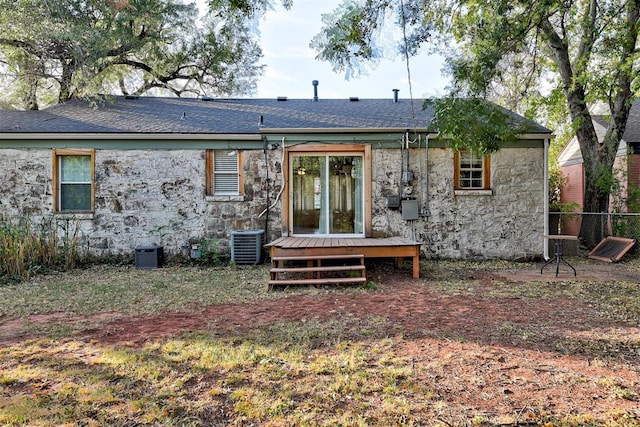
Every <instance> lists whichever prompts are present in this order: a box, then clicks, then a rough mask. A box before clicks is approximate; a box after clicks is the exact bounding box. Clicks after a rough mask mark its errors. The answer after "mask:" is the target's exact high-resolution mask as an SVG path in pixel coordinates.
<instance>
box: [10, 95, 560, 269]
mask: <svg viewBox="0 0 640 427" xmlns="http://www.w3.org/2000/svg"><path fill="white" fill-rule="evenodd" d="M316 89H317V87H316ZM397 94H398V92H397V91H396V92H395V96H390V97H389V99H358V98H349V99H322V98H320V99H319V98H318V97H317V96H316V97H314V98H313V99H287V98H284V97H280V98H277V99H209V98H201V99H195V98H194V99H184V98H152V97H109V98H106V99H105V100H104V101H102V102H97V103H96V102H93V103H88V102H87V101H83V100H76V101H70V102H67V103H65V104H62V105H56V106H53V107H51V108H48V109H45V110H42V111H29V112H19V111H1V112H0V212H1V215H2V216H3V217H5V218H6V219H15V220H18V219H20V218H29V219H30V220H31V221H35V222H37V221H42V220H43V218H51V217H54V218H57V219H62V220H68V221H74V222H75V223H76V224H77V226H78V227H79V229H80V232H81V236H82V239H83V242H84V245H85V247H86V248H88V250H89V251H90V252H91V253H93V254H95V255H98V256H106V255H111V254H126V253H132V251H133V250H134V248H135V247H138V246H144V245H152V244H158V245H162V246H163V247H164V252H168V253H169V254H170V253H180V252H184V251H185V249H186V248H188V247H189V244H190V243H192V242H194V241H198V240H200V239H215V240H216V241H217V242H218V243H220V244H221V245H222V247H224V248H229V246H228V242H229V239H230V237H231V236H232V235H233V233H234V232H235V231H238V230H265V232H266V241H267V242H273V241H275V240H277V239H278V238H280V237H282V236H285V237H287V236H288V237H295V236H298V237H304V238H308V239H314V238H320V237H327V238H334V239H336V240H335V241H338V239H340V238H349V239H365V238H383V237H404V238H405V239H408V240H410V241H412V242H414V244H416V245H418V246H419V247H420V248H421V254H422V255H423V256H426V257H429V258H435V257H438V258H451V259H487V258H506V259H514V258H519V257H523V256H531V255H538V254H540V253H542V252H543V246H544V245H543V238H542V236H543V235H544V234H545V218H546V215H545V209H546V200H547V197H546V191H545V188H546V172H545V171H546V157H545V156H546V147H547V145H548V142H549V139H550V138H551V132H550V131H549V130H548V129H546V128H544V127H542V126H540V125H537V124H535V123H533V122H529V121H527V120H525V119H524V118H523V117H521V116H518V115H515V114H512V113H508V114H510V116H511V120H513V121H514V123H517V124H519V125H522V124H526V125H527V126H528V129H530V130H529V131H528V132H527V133H525V134H522V135H520V140H519V141H518V142H517V143H515V144H513V145H512V146H504V147H502V148H501V149H500V150H499V151H498V152H496V153H494V154H492V155H491V156H486V157H479V156H477V155H475V154H474V153H471V152H467V151H461V152H453V151H452V150H451V149H450V148H448V143H447V140H446V139H445V138H442V137H439V136H438V134H437V130H434V129H430V128H429V123H430V121H431V119H432V116H433V111H432V110H429V109H427V110H423V108H422V106H423V100H413V101H411V100H408V99H401V98H400V99H399V98H398V96H397ZM310 241H311V240H309V241H307V244H309V243H308V242H310ZM415 242H418V243H415ZM414 268H415V267H414ZM414 271H415V270H414ZM414 274H415V273H414Z"/></svg>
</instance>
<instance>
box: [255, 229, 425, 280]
mask: <svg viewBox="0 0 640 427" xmlns="http://www.w3.org/2000/svg"><path fill="white" fill-rule="evenodd" d="M265 246H266V247H267V248H269V255H270V256H271V257H272V258H273V257H281V256H318V255H354V254H362V255H364V256H365V258H395V259H396V261H397V263H398V266H400V265H401V264H402V262H403V260H404V258H411V259H412V260H413V277H414V278H416V279H417V278H419V277H420V243H418V242H414V241H413V240H410V239H406V238H404V237H386V238H380V239H370V238H339V237H338V238H336V237H326V238H325V237H280V238H279V239H276V240H274V241H273V242H271V243H268V244H267V245H265Z"/></svg>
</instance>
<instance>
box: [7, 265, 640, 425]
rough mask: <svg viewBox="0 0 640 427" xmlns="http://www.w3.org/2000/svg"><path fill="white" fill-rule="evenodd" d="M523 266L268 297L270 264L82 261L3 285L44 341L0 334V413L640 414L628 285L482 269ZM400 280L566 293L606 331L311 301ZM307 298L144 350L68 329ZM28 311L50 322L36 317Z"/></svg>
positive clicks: (12, 420) (162, 416)
mask: <svg viewBox="0 0 640 427" xmlns="http://www.w3.org/2000/svg"><path fill="white" fill-rule="evenodd" d="M483 266H484V268H483ZM521 266H522V265H521V264H520V265H518V266H517V267H516V266H514V265H513V264H510V263H494V264H486V263H485V264H482V263H475V264H474V263H464V264H462V263H461V264H456V263H431V264H429V267H428V268H429V272H430V273H431V274H430V275H429V277H428V278H425V279H423V280H420V281H411V280H409V279H406V278H404V277H403V278H402V279H397V278H396V277H394V276H389V275H388V272H386V271H381V270H376V269H375V268H374V269H372V274H371V276H372V277H374V279H373V280H372V281H371V282H370V283H371V285H369V286H365V287H363V288H354V287H348V288H345V287H339V288H332V287H329V288H319V289H315V288H296V289H292V290H289V289H286V290H279V291H275V292H269V291H268V290H267V287H266V281H267V276H268V272H267V267H265V266H259V267H248V268H240V267H221V268H184V267H169V268H162V269H158V270H135V269H133V268H127V267H92V268H91V269H88V270H86V271H76V272H72V273H63V274H57V275H52V276H47V277H41V278H38V279H37V280H32V281H30V282H27V283H24V284H21V285H19V286H4V287H0V301H8V302H9V303H8V304H4V303H3V304H2V305H1V306H0V307H1V308H0V310H1V313H0V328H2V327H3V326H6V325H8V324H9V323H10V322H13V321H18V320H21V319H32V323H31V324H30V325H29V328H30V329H29V330H28V332H30V333H31V334H32V335H37V336H39V338H34V339H29V340H20V339H15V340H14V341H11V340H10V338H11V336H10V335H9V332H5V335H4V336H2V335H1V334H0V339H3V338H4V339H5V340H6V341H5V343H6V344H5V345H4V346H2V347H0V425H2V426H4V425H7V426H31V425H37V426H58V425H85V426H101V425H109V426H129V425H150V426H156V425H157V426H170V425H177V426H178V425H179V426H204V425H213V426H215V425H237V426H243V425H246V426H248V425H261V426H294V425H295V426H334V425H342V426H396V425H397V426H411V425H429V426H493V425H504V426H516V425H521V426H528V425H541V426H549V427H552V426H565V427H572V426H575V427H577V426H605V425H606V426H610V427H631V426H639V425H640V413H638V412H637V404H638V402H640V391H639V390H640V365H639V361H640V338H639V337H640V333H638V331H637V319H638V316H640V309H639V307H638V304H639V303H638V301H640V293H639V290H638V286H637V284H635V285H634V284H631V283H627V282H615V283H612V282H609V283H598V282H579V281H575V280H569V281H560V282H554V283H548V282H543V281H540V282H526V283H518V284H517V285H514V283H506V282H504V281H501V280H491V281H489V282H487V279H486V277H487V274H489V275H490V273H491V271H496V270H500V269H515V268H521ZM530 268H532V269H535V268H536V266H535V265H533V264H532V265H531V267H530ZM633 268H635V267H633ZM639 271H640V270H639ZM396 279H397V280H396ZM399 280H404V282H403V283H402V284H403V285H404V286H405V287H409V290H408V291H407V293H406V294H404V295H412V292H413V293H414V294H417V293H418V292H423V293H424V292H428V293H429V298H432V300H433V301H435V303H438V302H443V301H445V300H446V301H450V300H452V299H453V300H455V299H456V298H457V297H458V296H459V297H461V298H462V297H464V298H465V301H469V300H471V299H473V301H476V300H478V301H482V302H486V301H492V300H495V301H504V300H505V299H510V298H511V299H522V300H525V299H526V300H537V299H539V300H541V301H543V300H545V301H555V300H556V299H558V300H559V299H563V300H566V299H569V300H572V301H576V303H580V304H586V305H587V306H590V307H591V308H592V309H593V310H594V311H595V312H597V313H599V315H600V317H601V318H602V319H604V320H603V322H604V321H605V320H606V322H610V323H606V322H604V323H603V325H609V324H610V325H611V329H609V330H606V331H589V330H578V331H561V330H560V332H562V333H563V334H564V335H562V336H561V339H557V340H556V341H554V342H555V345H556V346H557V348H555V349H548V348H546V347H545V346H546V345H547V344H548V339H549V337H548V334H549V330H550V329H551V328H552V326H554V327H555V328H556V329H555V330H554V333H556V334H557V333H560V332H559V329H561V327H563V326H564V324H562V323H560V324H559V326H558V325H548V324H542V323H539V322H537V319H531V322H530V323H524V322H522V321H514V320H511V319H505V320H504V321H501V322H499V323H498V324H496V325H494V326H493V328H494V329H493V330H490V329H487V330H486V336H487V339H486V340H475V341H469V340H468V339H465V337H468V335H466V332H467V329H468V328H473V327H474V325H473V322H474V321H475V320H476V318H474V317H472V316H471V315H470V314H469V315H468V316H467V315H465V314H463V315H462V317H463V318H465V320H467V321H466V322H464V324H463V325H461V326H460V328H459V329H456V330H447V331H446V334H449V335H448V336H447V335H446V334H445V333H444V332H443V333H438V328H439V327H440V326H439V324H438V323H437V322H434V323H433V324H425V325H424V329H425V330H428V329H432V330H433V333H431V334H427V335H425V336H422V337H420V338H416V337H410V336H408V334H407V331H406V330H405V329H404V328H403V327H402V326H401V324H400V323H399V322H397V321H394V320H391V318H389V317H384V316H381V315H378V314H377V313H375V312H366V313H365V314H362V315H358V316H356V315H353V314H349V313H342V312H340V313H337V314H335V315H334V316H328V317H324V318H323V317H319V316H314V313H313V312H312V310H313V309H312V308H311V305H312V304H313V303H314V302H315V301H316V300H319V299H323V300H327V301H329V304H331V303H332V302H335V304H336V307H337V304H338V303H337V301H341V302H340V304H345V301H348V303H349V304H353V305H357V304H361V303H364V302H365V300H366V299H375V302H376V304H383V305H384V304H392V303H393V298H394V297H395V296H396V294H395V293H394V292H395V291H394V287H395V286H398V285H399V284H398V283H397V281H399ZM301 295H306V296H307V298H306V299H300V300H298V299H295V301H300V303H301V304H304V303H305V302H307V303H309V308H308V310H309V315H308V316H306V317H304V319H303V320H300V321H287V320H284V318H285V316H284V315H286V314H287V313H286V312H283V320H279V321H272V322H270V323H267V324H265V323H255V324H252V323H250V322H249V324H245V325H242V328H240V327H238V328H237V330H236V329H235V328H234V327H233V325H232V326H231V327H229V328H228V329H226V330H225V332H221V331H220V330H218V329H216V327H215V326H211V325H210V326H209V327H205V328H203V330H199V331H195V332H188V333H187V332H184V333H176V334H174V335H173V336H171V337H170V338H165V339H149V340H147V341H146V342H145V343H144V344H143V345H132V344H128V343H124V344H106V343H103V342H100V341H97V340H92V339H90V338H85V339H79V338H78V336H79V333H80V332H82V331H84V330H86V329H88V328H92V327H95V325H94V324H93V323H92V322H94V321H95V320H91V319H94V318H95V319H98V318H100V316H101V315H102V314H104V313H116V314H118V315H122V316H127V315H128V316H131V317H144V316H147V315H157V314H162V313H168V312H182V313H189V312H193V311H198V310H201V309H202V308H203V307H207V306H212V305H216V304H231V303H233V304H237V309H238V310H241V309H242V303H255V302H257V301H265V303H266V302H267V300H282V301H281V302H282V304H283V305H284V303H285V302H286V301H288V300H289V299H290V298H292V297H293V298H297V297H299V296H301ZM327 297H328V298H327ZM380 301H382V302H380ZM401 302H406V303H408V302H410V301H401ZM278 303H280V301H278ZM549 305H550V306H552V305H553V304H549ZM326 307H327V306H323V309H325V308H326ZM328 307H329V308H326V309H327V310H329V311H330V310H333V309H336V310H337V308H334V307H333V306H332V305H328ZM305 308H306V307H305V306H304V305H303V306H302V307H301V309H305ZM458 308H459V309H460V310H467V309H468V308H467V307H465V306H463V305H461V306H460V307H458ZM316 309H317V308H316ZM424 309H425V310H427V311H428V309H429V308H428V307H425V308H424ZM34 313H39V315H45V314H46V315H49V316H50V317H49V320H48V321H46V322H36V321H33V319H34V318H37V317H38V315H36V314H34ZM56 313H62V314H61V315H60V317H57V316H55V314H56ZM463 313H467V312H464V311H463ZM469 313H470V312H469ZM316 314H318V313H316ZM68 316H72V319H71V321H69V317H68ZM407 316H411V314H410V313H409V314H407ZM465 316H467V317H465ZM634 316H636V317H635V318H634ZM442 320H443V321H445V320H446V319H442ZM215 321H216V320H215V319H212V322H214V323H215ZM631 321H635V322H636V323H630V322H631ZM621 322H622V323H621ZM623 327H624V328H623ZM615 328H621V329H620V332H619V334H620V335H619V336H614V335H613V331H615V330H616V329H615ZM625 328H626V329H625ZM634 328H635V329H634ZM20 332H21V333H24V332H25V331H24V330H21V331H20ZM629 332H631V334H630V333H629ZM452 337H453V338H452ZM456 337H460V339H457V338H456ZM521 343H524V345H522V344H521ZM583 354H588V357H581V355H583ZM634 408H636V409H634Z"/></svg>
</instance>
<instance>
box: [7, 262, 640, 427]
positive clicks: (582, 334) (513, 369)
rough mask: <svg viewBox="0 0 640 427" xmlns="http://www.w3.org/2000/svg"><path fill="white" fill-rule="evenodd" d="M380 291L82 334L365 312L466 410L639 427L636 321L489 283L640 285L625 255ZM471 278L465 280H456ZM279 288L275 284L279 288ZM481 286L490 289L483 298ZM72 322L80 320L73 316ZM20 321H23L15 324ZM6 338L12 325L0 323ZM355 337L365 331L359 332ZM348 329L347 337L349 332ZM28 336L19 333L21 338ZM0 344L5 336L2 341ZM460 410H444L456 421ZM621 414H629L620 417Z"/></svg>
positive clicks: (146, 333)
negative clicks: (608, 420) (601, 419)
mask: <svg viewBox="0 0 640 427" xmlns="http://www.w3.org/2000/svg"><path fill="white" fill-rule="evenodd" d="M374 274H377V277H375V280H376V283H379V288H378V291H377V292H369V293H358V294H357V297H354V295H352V294H349V293H327V294H315V295H292V296H288V297H283V298H282V299H276V300H269V301H261V302H256V303H248V304H223V305H215V306H208V307H202V308H200V309H198V310H194V311H185V312H182V313H164V314H161V315H154V316H127V315H123V314H119V313H108V314H103V315H101V316H102V319H101V320H103V321H105V323H104V326H103V327H101V328H99V329H94V330H84V331H82V332H81V333H80V336H79V337H78V338H82V339H86V340H95V341H97V342H104V343H112V344H122V345H133V346H136V345H142V344H143V343H145V342H146V341H148V340H156V339H164V338H169V337H172V336H176V335H180V334H183V333H185V332H188V331H198V330H207V331H214V333H216V334H219V335H220V336H228V335H233V336H238V335H239V334H240V335H241V334H242V333H243V331H245V330H248V329H251V328H259V327H260V326H261V325H262V326H264V325H268V324H270V323H271V322H275V321H283V320H284V321H293V322H302V321H308V320H311V319H313V320H319V321H324V320H336V319H361V318H366V317H369V316H377V317H380V318H384V319H388V321H389V324H392V325H395V326H394V327H395V328H396V329H395V332H394V331H388V332H389V333H390V334H395V333H397V334H398V335H401V336H402V339H401V340H400V344H399V345H398V348H397V350H396V353H397V356H398V357H405V358H411V359H412V360H413V362H414V363H415V364H416V365H417V366H420V367H421V369H418V370H416V372H417V374H418V375H422V376H423V377H424V378H423V379H424V381H429V382H432V383H433V384H435V390H434V393H435V394H437V395H439V396H440V397H441V398H442V399H443V400H444V401H446V402H448V403H449V405H448V406H447V407H449V408H451V407H453V408H457V409H456V410H455V412H457V413H458V414H459V416H460V417H465V416H469V415H471V414H476V416H477V414H486V416H487V417H488V418H491V417H492V416H494V415H496V414H517V413H521V414H523V419H524V421H526V417H524V414H527V413H529V414H535V415H540V412H544V411H547V412H549V413H553V414H572V413H575V414H585V413H589V414H593V415H594V416H596V417H598V416H604V415H605V414H608V415H607V416H608V417H611V416H612V415H611V414H614V415H613V416H614V417H615V414H616V413H617V412H619V413H620V414H622V413H623V412H625V413H626V415H625V416H626V417H629V414H632V416H631V418H635V417H638V418H635V420H636V421H637V424H634V421H633V420H630V422H631V424H625V425H640V409H639V408H640V328H639V326H640V325H639V323H638V321H635V322H629V321H625V322H623V321H616V320H612V319H611V318H610V317H607V316H603V315H602V313H601V312H600V311H599V309H598V308H594V307H593V306H592V305H590V304H589V303H588V302H587V301H586V300H576V299H569V298H566V297H562V296H553V297H545V298H532V297H527V296H500V295H498V296H494V295H490V294H491V292H492V291H493V289H494V286H495V285H494V282H496V281H498V280H499V281H500V282H505V281H506V282H507V283H510V284H512V285H513V286H514V287H517V286H520V285H522V284H524V283H527V282H529V281H537V282H539V281H541V280H543V283H548V284H551V285H552V286H556V285H557V286H558V287H562V286H564V283H565V282H566V281H580V282H586V283H592V282H593V283H611V284H613V283H615V282H616V281H626V282H631V283H638V284H640V277H639V275H638V271H637V270H633V269H631V270H630V269H626V268H625V267H624V266H623V265H620V264H608V263H597V262H594V263H586V264H584V265H579V266H578V276H577V277H576V278H574V277H573V274H569V273H567V272H566V271H563V272H562V273H561V274H560V277H558V278H556V277H554V273H553V271H552V270H551V269H550V268H548V269H547V270H545V274H544V275H541V274H540V271H539V267H538V269H536V268H527V269H512V270H498V271H487V270H466V271H460V272H458V274H459V275H460V276H465V275H466V276H467V277H466V278H468V279H473V280H475V281H480V283H481V284H480V285H479V286H480V287H481V290H482V292H475V291H474V292H464V290H462V291H461V292H457V293H446V292H441V291H434V290H433V289H432V288H431V287H430V286H429V280H430V278H429V277H424V278H422V279H420V280H419V281H416V280H414V279H412V278H411V277H410V276H409V275H407V274H398V273H397V272H396V273H395V274H394V273H393V272H387V271H386V270H385V271H379V272H376V273H374ZM460 278H463V279H464V278H465V277H460ZM275 292H278V291H275ZM483 295H485V296H483ZM64 320H65V315H64V314H58V315H41V316H40V317H39V318H38V317H35V316H34V317H33V318H31V319H29V321H30V322H32V323H33V322H43V323H46V322H49V321H56V322H60V321H64ZM66 320H68V321H69V322H76V321H78V320H79V319H77V318H74V317H72V316H69V317H68V318H66ZM637 320H639V321H640V319H637ZM14 326H17V325H14ZM0 327H2V328H3V329H4V332H5V333H4V334H3V335H4V336H7V334H6V332H7V330H6V328H8V327H11V324H10V323H7V322H5V323H4V325H0ZM353 334H354V338H358V339H363V337H358V333H357V331H353ZM345 338H349V337H345ZM20 339H24V337H22V338H17V337H16V339H15V340H14V343H15V342H16V341H19V340H20ZM4 344H7V342H5V343H4ZM454 416H457V415H455V414H448V418H447V419H449V420H451V419H452V417H454ZM620 416H622V415H620Z"/></svg>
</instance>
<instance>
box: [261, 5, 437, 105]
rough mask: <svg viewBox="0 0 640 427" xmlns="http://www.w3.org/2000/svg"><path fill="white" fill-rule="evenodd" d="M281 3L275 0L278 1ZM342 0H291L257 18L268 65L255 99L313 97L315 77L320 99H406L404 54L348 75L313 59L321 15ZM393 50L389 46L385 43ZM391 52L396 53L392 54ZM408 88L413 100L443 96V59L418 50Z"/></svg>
mask: <svg viewBox="0 0 640 427" xmlns="http://www.w3.org/2000/svg"><path fill="white" fill-rule="evenodd" d="M278 3H279V2H278ZM339 3H340V0H293V7H292V8H291V9H289V10H286V9H284V8H282V7H281V6H279V5H277V6H276V8H275V10H273V11H269V12H267V13H266V15H265V17H264V18H261V19H260V21H259V30H260V42H261V47H262V51H263V55H264V57H263V59H262V63H263V64H265V65H266V69H265V71H264V74H263V76H262V77H261V78H260V79H259V80H258V87H257V93H256V94H255V95H254V97H256V98H276V97H278V96H286V97H288V98H302V99H304V98H312V97H313V85H312V83H311V82H312V81H313V80H318V82H319V84H318V97H319V98H349V97H354V96H357V97H359V98H387V97H388V98H392V97H393V89H399V90H400V92H399V97H400V98H409V96H410V90H409V79H408V74H407V65H406V61H405V58H404V56H400V55H395V57H394V58H392V59H383V60H381V61H380V63H379V64H378V65H377V67H376V68H375V69H372V70H371V71H370V72H369V73H368V75H366V76H361V77H358V78H350V79H347V78H346V74H345V73H344V72H343V73H336V72H334V71H333V70H332V67H331V64H329V63H327V62H322V61H319V60H316V59H315V56H316V52H315V50H313V49H312V48H310V47H309V43H310V41H311V39H312V38H313V36H315V35H316V34H318V33H319V32H320V29H321V28H322V21H321V15H322V14H324V13H330V12H332V11H333V10H334V9H335V8H336V7H337V6H338V5H339ZM383 47H384V48H385V51H387V50H388V52H389V53H395V52H393V51H394V49H393V46H383ZM391 56H394V55H391ZM409 64H410V74H411V92H412V94H413V97H414V98H421V97H429V96H438V95H443V94H445V88H446V86H447V85H448V83H449V80H448V79H447V78H446V77H445V76H443V75H442V72H441V69H442V67H443V60H442V58H440V57H437V56H429V55H427V54H420V55H418V56H417V57H413V58H411V59H410V62H409Z"/></svg>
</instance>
